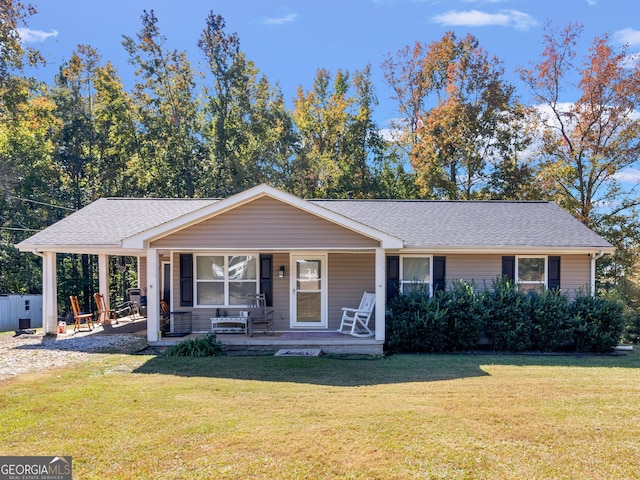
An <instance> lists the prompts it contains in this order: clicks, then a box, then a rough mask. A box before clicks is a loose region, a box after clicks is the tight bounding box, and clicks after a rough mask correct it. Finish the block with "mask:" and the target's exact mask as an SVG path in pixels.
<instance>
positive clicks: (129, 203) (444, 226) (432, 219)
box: [19, 198, 611, 250]
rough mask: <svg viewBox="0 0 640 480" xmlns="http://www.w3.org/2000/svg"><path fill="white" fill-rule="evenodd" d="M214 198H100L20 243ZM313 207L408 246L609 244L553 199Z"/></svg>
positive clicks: (55, 241) (107, 234) (130, 224)
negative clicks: (548, 200)
mask: <svg viewBox="0 0 640 480" xmlns="http://www.w3.org/2000/svg"><path fill="white" fill-rule="evenodd" d="M218 201H219V200H215V199H131V198H104V199H99V200H97V201H95V202H94V203H92V204H90V205H88V206H87V207H85V208H83V209H82V210H79V211H77V212H74V213H73V214H71V215H69V216H68V217H66V218H65V219H63V220H61V221H60V222H58V223H56V224H54V225H52V226H50V227H48V228H46V229H45V230H43V231H41V232H38V233H36V234H35V235H33V236H32V237H30V238H28V239H26V240H25V241H23V242H21V244H19V246H22V247H23V248H38V247H47V246H49V247H58V246H60V247H65V246H66V247H78V248H81V247H85V246H86V247H90V248H92V249H96V248H100V247H105V248H106V247H109V246H113V247H116V248H117V247H118V246H119V245H120V244H121V242H122V240H123V239H125V238H128V237H131V236H133V235H136V234H138V233H142V232H144V231H146V230H149V229H151V228H154V227H158V226H161V225H163V224H165V223H167V222H169V221H171V220H174V219H176V218H179V217H181V216H183V215H186V214H189V213H192V212H195V211H197V210H199V209H206V207H209V206H211V205H212V204H214V203H215V202H218ZM310 203H313V204H314V205H316V206H319V207H322V208H324V209H326V210H328V211H330V212H333V213H335V214H339V215H342V216H344V217H347V218H349V219H351V220H354V221H356V222H359V223H361V224H363V225H366V226H368V227H371V228H374V229H376V230H378V231H380V232H383V233H386V234H388V235H392V236H394V237H397V238H400V239H401V240H402V241H403V242H404V246H405V247H406V248H412V247H415V248H437V247H445V248H448V247H450V248H451V249H454V250H455V249H465V248H469V249H471V248H477V249H482V248H491V247H494V248H495V247H498V248H500V247H505V248H509V247H531V248H547V247H548V248H586V249H589V248H592V249H600V248H611V244H609V243H608V242H607V241H605V240H604V239H603V238H602V237H600V236H599V235H597V234H596V233H594V232H593V231H591V230H589V229H588V228H587V227H585V226H584V225H583V224H582V223H580V222H579V221H578V220H576V219H575V218H573V217H572V216H571V215H570V214H568V213H567V212H565V211H564V210H563V209H562V208H560V207H559V206H557V205H556V204H555V203H551V202H481V201H469V202H463V201H462V202H450V201H426V200H310Z"/></svg>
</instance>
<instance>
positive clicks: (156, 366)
mask: <svg viewBox="0 0 640 480" xmlns="http://www.w3.org/2000/svg"><path fill="white" fill-rule="evenodd" d="M486 365H513V366H550V367H621V368H638V367H639V366H640V356H639V355H638V354H637V353H636V352H633V353H631V354H630V355H616V356H605V355H506V354H505V355H500V354H460V355H393V356H390V357H378V356H374V357H368V356H358V355H353V356H342V355H325V356H320V357H316V358H308V357H274V356H266V355H262V356H220V357H208V358H191V357H165V356H163V355H156V356H152V357H151V358H149V360H147V361H146V362H144V363H143V364H142V365H140V366H139V367H138V368H136V369H135V370H134V372H133V373H137V374H145V375H153V374H160V375H176V376H180V377H207V378H220V379H232V380H254V381H264V382H285V383H304V384H316V385H328V386H344V387H352V386H368V385H384V384H387V385H392V384H400V383H411V382H420V383H422V382H437V381H446V380H455V379H464V378H473V377H485V376H488V375H489V374H488V373H487V372H486V371H485V370H484V369H483V366H486Z"/></svg>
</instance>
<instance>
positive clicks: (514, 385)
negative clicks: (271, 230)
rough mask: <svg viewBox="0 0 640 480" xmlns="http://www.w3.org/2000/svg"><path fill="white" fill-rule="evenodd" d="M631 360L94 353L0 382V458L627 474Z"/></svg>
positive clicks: (192, 467) (179, 467) (520, 474)
mask: <svg viewBox="0 0 640 480" xmlns="http://www.w3.org/2000/svg"><path fill="white" fill-rule="evenodd" d="M639 367H640V354H638V352H636V351H633V352H629V353H628V354H627V355H624V356H585V357H573V356H524V355H523V356H519V355H509V356H507V355H396V356H392V357H390V358H386V359H383V358H362V357H320V358H296V357H271V356H256V357H251V356H247V357H243V356H227V357H214V358H202V359H193V358H168V357H155V356H136V355H122V354H114V355H108V354H99V355H98V354H96V355H95V357H94V360H92V361H90V362H88V363H84V364H81V365H74V366H72V367H67V368H65V369H58V370H49V371H47V372H45V373H38V374H28V375H21V376H19V377H18V378H16V379H14V380H11V381H8V382H4V383H2V384H0V455H72V456H73V470H74V478H77V479H87V478H96V479H106V478H109V479H118V478H122V479H125V478H126V479H129V478H145V479H158V478H163V479H178V478H188V479H194V478H195V479H217V478H238V479H244V478H265V479H271V478H273V479H293V478H296V479H298V478H300V479H302V478H304V479H306V478H349V479H360V478H362V479H365V478H366V479H372V478H379V479H394V478H397V479H407V478H420V479H425V478H426V479H523V478H536V479H542V478H544V479H561V478H562V479H565V478H566V479H568V478H571V479H600V478H602V479H610V478H625V479H630V478H640V470H639V469H638V466H637V464H638V462H637V459H638V458H640V405H639V399H640V368H639Z"/></svg>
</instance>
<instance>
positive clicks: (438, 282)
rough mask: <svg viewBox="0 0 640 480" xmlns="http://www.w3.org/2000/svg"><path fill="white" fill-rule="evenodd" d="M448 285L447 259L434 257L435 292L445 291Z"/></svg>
mask: <svg viewBox="0 0 640 480" xmlns="http://www.w3.org/2000/svg"><path fill="white" fill-rule="evenodd" d="M446 285H447V257H433V291H434V292H435V291H436V290H444V289H445V288H446Z"/></svg>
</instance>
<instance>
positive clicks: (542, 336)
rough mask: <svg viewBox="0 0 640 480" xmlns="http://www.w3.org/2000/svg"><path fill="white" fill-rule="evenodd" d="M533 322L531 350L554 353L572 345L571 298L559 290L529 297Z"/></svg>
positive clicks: (546, 291)
mask: <svg viewBox="0 0 640 480" xmlns="http://www.w3.org/2000/svg"><path fill="white" fill-rule="evenodd" d="M527 302H528V307H529V318H530V320H531V348H532V350H537V351H541V352H553V351H558V350H561V349H566V348H568V347H570V346H571V345H572V341H573V324H572V322H571V316H570V315H569V298H568V297H567V296H566V295H563V294H561V293H560V292H559V291H558V290H543V291H542V292H540V293H536V294H530V295H528V296H527Z"/></svg>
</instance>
